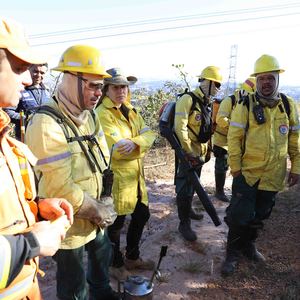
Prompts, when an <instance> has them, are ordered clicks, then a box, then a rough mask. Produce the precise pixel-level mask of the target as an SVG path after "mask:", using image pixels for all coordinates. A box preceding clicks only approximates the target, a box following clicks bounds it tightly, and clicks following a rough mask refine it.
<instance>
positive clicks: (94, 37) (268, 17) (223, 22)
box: [32, 12, 300, 47]
mask: <svg viewBox="0 0 300 300" xmlns="http://www.w3.org/2000/svg"><path fill="white" fill-rule="evenodd" d="M299 14H300V12H293V13H286V14H278V15H273V16H263V17H253V18H243V19H235V20H226V21H216V22H207V23H199V24H190V25H181V26H173V27H164V28H156V29H145V30H137V31H130V32H122V33H111V34H104V35H98V36H92V37H85V38H74V39H68V40H63V41H55V42H47V43H40V44H33V45H32V46H33V47H38V46H47V45H55V44H62V43H69V42H78V41H85V40H92V39H100V38H108V37H117V36H124V35H135V34H143V33H153V32H160V31H168V30H178V29H186V28H195V27H201V26H211V25H220V24H230V23H238V22H249V21H254V20H261V19H271V18H278V17H287V16H295V15H299Z"/></svg>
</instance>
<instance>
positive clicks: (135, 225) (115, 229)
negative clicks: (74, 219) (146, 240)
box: [107, 200, 150, 267]
mask: <svg viewBox="0 0 300 300" xmlns="http://www.w3.org/2000/svg"><path fill="white" fill-rule="evenodd" d="M149 218H150V212H149V207H148V206H146V205H145V204H143V203H141V201H140V200H138V202H137V204H136V206H135V209H134V212H133V213H132V214H131V220H130V223H129V227H128V230H127V234H126V243H127V246H126V257H127V258H129V259H133V260H136V259H138V258H139V256H140V251H139V243H140V240H141V237H142V233H143V230H144V227H145V224H146V223H147V221H148V220H149ZM125 219H126V215H120V216H118V217H117V218H116V220H115V222H114V223H113V224H112V225H111V226H109V227H108V229H107V233H108V237H109V238H110V240H111V242H112V243H113V249H114V251H113V252H114V258H113V263H112V265H113V266H114V267H121V266H123V265H124V261H123V255H122V253H121V251H120V235H121V229H122V228H123V226H124V222H125Z"/></svg>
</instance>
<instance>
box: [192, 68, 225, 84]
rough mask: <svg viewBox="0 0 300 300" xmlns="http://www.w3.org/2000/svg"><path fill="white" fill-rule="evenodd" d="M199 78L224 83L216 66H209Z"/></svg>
mask: <svg viewBox="0 0 300 300" xmlns="http://www.w3.org/2000/svg"><path fill="white" fill-rule="evenodd" d="M197 77H199V78H203V79H207V80H212V81H215V82H219V83H222V75H221V72H220V68H218V67H215V66H208V67H206V68H204V69H203V70H202V72H201V74H200V75H199V76H197Z"/></svg>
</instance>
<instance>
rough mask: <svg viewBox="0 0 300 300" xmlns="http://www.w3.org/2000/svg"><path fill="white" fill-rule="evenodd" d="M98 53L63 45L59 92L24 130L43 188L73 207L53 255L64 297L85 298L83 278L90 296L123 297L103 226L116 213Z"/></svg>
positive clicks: (107, 299) (44, 193) (101, 298)
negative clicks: (113, 281)
mask: <svg viewBox="0 0 300 300" xmlns="http://www.w3.org/2000/svg"><path fill="white" fill-rule="evenodd" d="M101 59H102V55H101V53H100V51H99V50H98V49H97V48H95V47H91V46H86V45H75V46H72V47H69V48H68V49H66V50H65V52H64V53H63V54H62V57H61V59H60V61H59V64H58V66H57V67H56V68H54V69H53V70H56V71H60V72H63V76H62V80H61V82H60V84H59V85H58V87H57V90H56V91H55V96H54V97H53V99H52V100H51V101H50V102H49V103H48V104H47V107H44V108H43V107H42V108H40V109H39V110H38V111H37V112H36V113H35V115H34V116H33V118H32V119H31V120H30V122H29V124H28V127H27V130H26V142H27V143H28V145H29V147H30V148H31V149H32V151H33V152H34V154H35V155H36V156H37V157H38V159H39V160H38V163H37V166H36V167H35V173H36V175H37V178H38V179H39V184H38V187H39V191H40V194H41V195H42V196H45V197H46V196H60V197H66V198H68V199H69V201H70V203H71V204H72V205H73V209H74V213H75V215H74V224H73V225H72V226H71V228H70V229H69V231H68V233H67V235H66V239H65V240H64V242H63V243H62V245H61V249H60V250H58V252H57V253H56V254H55V256H54V259H55V261H56V263H57V273H56V279H57V297H58V298H59V299H68V300H69V299H70V300H71V299H74V300H75V299H81V300H85V299H86V298H87V291H86V280H87V282H88V284H89V299H93V300H96V299H97V300H113V299H118V296H117V294H116V293H114V292H113V291H112V289H111V287H110V285H109V274H108V269H109V264H110V262H111V255H112V248H111V244H110V241H109V239H108V237H107V234H106V231H104V229H105V228H106V227H107V226H108V225H110V224H112V223H113V222H114V220H115V218H116V213H115V211H114V208H113V200H112V198H111V197H107V196H103V195H102V192H103V184H102V180H103V173H104V170H105V169H107V162H108V160H109V150H108V147H107V144H106V140H105V137H104V133H103V131H102V127H101V125H100V122H99V119H98V118H97V116H96V115H95V113H94V111H93V109H94V108H95V107H96V105H97V103H98V101H99V98H100V96H101V95H102V92H101V89H102V87H103V79H104V77H110V75H109V74H107V73H106V72H105V68H104V67H103V65H102V64H101ZM85 250H86V251H87V254H88V266H87V276H86V275H85V266H84V262H83V254H84V251H85Z"/></svg>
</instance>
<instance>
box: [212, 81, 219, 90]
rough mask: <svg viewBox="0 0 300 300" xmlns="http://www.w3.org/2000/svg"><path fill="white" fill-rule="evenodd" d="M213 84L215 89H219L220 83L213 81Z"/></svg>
mask: <svg viewBox="0 0 300 300" xmlns="http://www.w3.org/2000/svg"><path fill="white" fill-rule="evenodd" d="M214 84H215V87H216V88H217V89H219V88H220V87H221V83H220V82H216V81H214Z"/></svg>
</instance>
